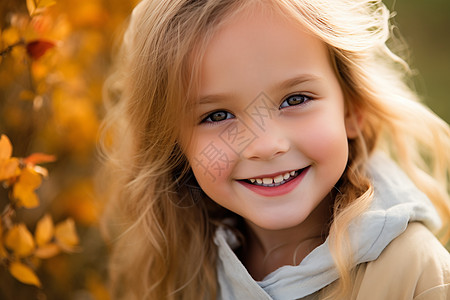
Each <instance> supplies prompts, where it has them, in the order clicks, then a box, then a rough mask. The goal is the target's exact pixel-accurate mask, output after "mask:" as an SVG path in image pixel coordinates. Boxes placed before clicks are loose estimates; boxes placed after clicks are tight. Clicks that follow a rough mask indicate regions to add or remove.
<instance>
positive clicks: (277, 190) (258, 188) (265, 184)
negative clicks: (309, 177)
mask: <svg viewBox="0 0 450 300" xmlns="http://www.w3.org/2000/svg"><path fill="white" fill-rule="evenodd" d="M308 170H309V166H308V167H306V168H303V169H299V170H295V171H289V172H284V173H279V174H276V175H274V176H273V175H272V176H273V177H272V176H268V175H264V176H262V177H261V178H250V179H244V180H238V182H239V183H240V184H242V185H243V186H244V187H246V188H248V189H250V190H251V191H253V192H255V193H257V194H260V195H262V196H279V195H283V194H287V193H289V192H290V191H292V190H293V189H294V188H295V187H296V186H297V185H298V184H299V183H300V182H301V180H302V179H303V178H304V177H305V175H306V173H307V172H308ZM287 174H289V177H288V175H287ZM280 176H281V181H280ZM285 177H286V179H285Z"/></svg>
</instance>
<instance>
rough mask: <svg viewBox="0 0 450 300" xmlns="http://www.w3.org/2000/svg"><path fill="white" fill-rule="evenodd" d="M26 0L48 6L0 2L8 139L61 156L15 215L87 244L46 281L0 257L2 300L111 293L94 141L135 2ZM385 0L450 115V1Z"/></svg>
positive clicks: (428, 94) (427, 91)
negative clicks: (28, 277)
mask: <svg viewBox="0 0 450 300" xmlns="http://www.w3.org/2000/svg"><path fill="white" fill-rule="evenodd" d="M28 1H29V2H30V1H33V2H34V3H35V4H38V6H39V5H41V6H42V9H39V10H38V13H37V14H34V15H33V16H30V12H29V9H27V3H26V2H27V1H26V0H1V2H0V52H1V53H2V55H1V56H0V134H6V135H7V136H8V137H9V138H10V140H11V142H12V145H13V149H14V150H13V156H15V157H26V156H28V155H30V154H32V153H35V152H43V153H48V154H53V155H55V156H56V157H57V160H56V161H55V162H52V163H47V164H45V165H44V166H45V167H46V168H47V169H48V170H49V176H48V177H47V178H45V179H44V181H43V183H42V185H41V187H40V188H39V189H38V195H39V199H40V206H39V207H37V208H34V209H18V210H17V214H16V215H15V216H14V218H15V219H16V220H17V221H20V222H25V223H26V224H27V226H28V228H29V230H30V231H31V232H34V230H35V227H36V222H37V221H38V220H39V219H40V218H41V217H42V216H43V215H44V214H45V213H50V214H51V216H52V218H53V220H54V221H55V222H58V221H61V220H64V219H66V218H72V219H73V220H74V221H75V223H76V228H77V232H78V235H79V238H80V247H79V251H77V252H75V253H72V254H60V255H57V256H55V257H52V258H49V259H45V260H42V261H39V262H37V264H36V265H37V266H38V268H37V269H36V273H37V275H38V276H39V278H40V279H41V281H42V288H37V287H34V286H31V285H25V284H23V283H20V282H18V281H17V280H16V279H14V278H13V277H12V276H11V275H10V274H9V272H8V270H7V265H8V263H7V262H6V260H5V259H2V258H0V299H76V300H78V299H98V300H102V299H109V297H108V294H107V291H106V287H105V276H106V258H107V252H108V250H107V248H108V247H107V245H106V244H105V242H104V241H103V239H102V237H101V234H100V230H99V217H100V215H101V211H102V208H103V206H104V203H105V199H102V196H101V195H98V194H97V193H96V184H95V171H96V169H97V168H98V166H99V159H98V153H97V150H96V146H97V140H98V129H99V125H100V122H101V118H102V116H103V113H104V109H103V105H102V85H103V82H104V80H105V78H106V76H107V74H108V72H109V70H110V67H111V62H112V58H111V57H112V55H111V54H112V53H113V49H114V46H115V45H116V42H117V39H118V37H119V36H120V35H121V33H122V31H123V26H124V22H126V19H127V17H128V15H129V13H130V12H131V9H132V7H133V6H134V5H135V4H136V3H137V0H131V1H125V0H56V1H54V0H28ZM385 3H386V5H387V6H388V7H389V8H390V9H392V10H394V11H396V12H397V14H396V16H395V17H394V18H393V24H394V25H396V26H397V27H398V28H399V30H397V29H395V33H396V36H398V37H401V38H403V39H404V40H405V41H406V43H407V45H408V47H407V48H405V49H401V50H402V52H404V53H407V54H408V59H409V61H410V63H411V65H412V67H413V69H414V70H415V71H417V76H415V78H414V84H415V86H416V89H417V91H418V93H419V94H420V95H421V96H422V99H423V101H424V102H425V103H426V104H427V105H428V106H429V107H430V108H431V109H432V110H433V111H435V112H436V113H437V114H438V115H439V116H441V117H442V118H443V119H444V120H446V122H449V121H450V104H449V93H450V34H449V33H448V31H449V30H450V1H447V0H427V1H424V0H396V1H394V0H386V1H385ZM399 32H400V34H401V35H399ZM12 45H15V46H14V47H11V48H9V47H10V46H12ZM8 202H9V191H8V189H7V188H2V187H0V212H1V211H2V210H3V208H4V207H5V205H6V204H7V203H8ZM0 238H1V235H0ZM0 243H1V241H0Z"/></svg>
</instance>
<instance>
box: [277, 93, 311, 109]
mask: <svg viewBox="0 0 450 300" xmlns="http://www.w3.org/2000/svg"><path fill="white" fill-rule="evenodd" d="M309 100H311V97H308V96H305V95H300V94H298V95H292V96H289V97H287V98H286V99H285V100H284V101H283V102H282V103H281V105H280V108H284V107H289V106H296V105H301V104H303V103H305V102H307V101H309Z"/></svg>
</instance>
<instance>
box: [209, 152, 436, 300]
mask: <svg viewBox="0 0 450 300" xmlns="http://www.w3.org/2000/svg"><path fill="white" fill-rule="evenodd" d="M368 174H369V177H370V178H371V181H372V184H373V186H374V198H373V201H372V203H371V205H370V207H369V209H368V210H367V211H366V212H364V213H363V214H362V215H361V216H360V217H359V218H357V219H356V220H354V221H353V222H352V223H351V225H350V227H349V236H350V240H351V244H352V248H353V257H354V260H355V265H356V264H360V263H364V262H369V261H372V260H375V259H377V257H378V256H379V255H380V254H381V252H382V251H383V250H384V248H385V247H386V246H387V245H388V244H389V243H390V242H391V241H392V240H393V239H395V238H396V237H397V236H399V235H400V234H401V233H402V232H403V231H405V229H406V227H407V225H408V223H409V222H412V221H420V222H422V223H423V224H424V225H425V226H427V227H428V228H429V229H430V230H432V231H434V230H437V229H438V228H439V227H440V220H439V216H438V215H437V213H436V210H435V209H434V207H433V205H432V204H431V202H430V200H429V199H428V198H427V197H426V196H425V194H423V193H422V192H421V191H420V190H419V189H418V188H417V187H415V185H414V184H413V183H412V182H411V180H410V179H409V178H408V177H407V175H406V174H405V173H404V172H403V171H402V170H401V169H400V168H399V167H398V166H397V165H396V164H395V163H394V162H393V161H391V160H390V159H389V158H387V157H386V155H384V154H382V153H376V154H374V155H372V157H371V158H370V160H369V166H368ZM214 241H215V243H216V245H217V246H218V254H219V258H218V262H217V271H218V280H219V284H220V292H219V299H224V300H225V299H226V300H228V299H258V300H262V299H277V300H281V299H283V300H284V299H286V300H287V299H298V298H302V297H305V296H307V295H310V294H312V293H314V292H316V291H318V290H320V289H322V288H323V287H325V286H326V285H328V284H330V283H332V282H333V281H335V280H336V279H338V277H339V276H338V272H337V270H336V268H335V266H334V262H333V259H332V256H331V253H330V250H329V246H328V245H329V240H328V239H327V240H326V241H325V242H324V243H323V244H322V245H320V246H318V247H317V248H315V249H314V250H313V251H311V252H310V253H309V254H308V256H306V257H305V258H304V259H303V260H302V262H301V263H300V264H299V265H297V266H283V267H281V268H279V269H277V270H275V271H274V272H272V273H270V274H269V275H267V276H266V277H265V278H264V279H263V280H262V281H255V280H254V279H253V278H252V277H251V275H250V274H249V273H248V272H247V270H246V269H245V267H244V265H243V264H242V263H241V261H240V260H239V259H238V258H237V257H236V255H235V254H234V252H233V250H232V249H235V248H236V247H237V246H238V245H239V244H238V241H237V239H236V237H235V236H234V234H233V233H232V232H231V231H230V230H227V229H225V228H222V227H221V228H218V230H217V232H216V236H215V240H214Z"/></svg>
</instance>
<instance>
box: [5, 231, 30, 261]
mask: <svg viewBox="0 0 450 300" xmlns="http://www.w3.org/2000/svg"><path fill="white" fill-rule="evenodd" d="M5 245H6V247H8V248H9V249H11V250H12V251H13V252H14V254H16V255H17V256H18V257H25V256H29V255H31V253H33V251H34V240H33V236H32V235H31V233H30V232H29V231H28V229H27V227H26V226H25V224H19V225H15V226H14V227H13V228H12V229H11V230H10V231H8V233H7V234H6V237H5Z"/></svg>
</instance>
